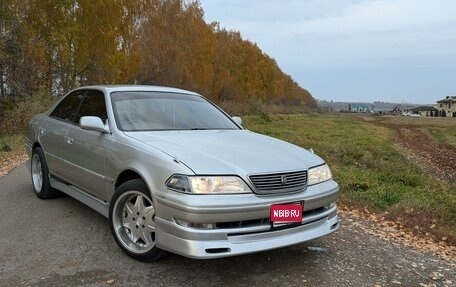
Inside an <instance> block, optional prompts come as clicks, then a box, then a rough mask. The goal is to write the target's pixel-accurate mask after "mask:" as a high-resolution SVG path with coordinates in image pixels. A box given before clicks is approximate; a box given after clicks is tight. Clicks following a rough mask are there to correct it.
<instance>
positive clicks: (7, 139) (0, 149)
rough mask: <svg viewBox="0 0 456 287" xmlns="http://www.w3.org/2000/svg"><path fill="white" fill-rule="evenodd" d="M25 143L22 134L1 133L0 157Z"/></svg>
mask: <svg viewBox="0 0 456 287" xmlns="http://www.w3.org/2000/svg"><path fill="white" fill-rule="evenodd" d="M23 145H24V136H23V135H22V134H15V135H1V134H0V157H3V156H6V155H7V154H8V153H9V152H11V151H13V150H15V149H17V148H20V147H22V146H23Z"/></svg>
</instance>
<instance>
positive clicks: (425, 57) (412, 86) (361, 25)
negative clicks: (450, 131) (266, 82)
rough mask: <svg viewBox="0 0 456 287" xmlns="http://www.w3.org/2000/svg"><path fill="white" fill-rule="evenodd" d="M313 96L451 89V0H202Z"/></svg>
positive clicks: (353, 97) (426, 99)
mask: <svg viewBox="0 0 456 287" xmlns="http://www.w3.org/2000/svg"><path fill="white" fill-rule="evenodd" d="M200 2H201V6H202V7H203V9H204V11H205V19H206V21H207V22H213V21H217V22H219V23H220V24H221V26H222V27H225V28H227V29H228V30H238V31H240V32H241V35H242V36H243V37H244V38H245V39H248V40H250V41H252V42H255V43H257V44H258V46H259V47H260V48H261V49H262V50H263V51H264V52H266V53H267V54H268V55H269V56H271V57H273V58H274V59H276V61H277V63H278V64H279V66H280V67H281V69H282V70H283V71H284V72H285V73H287V74H290V75H291V76H292V77H293V78H294V79H295V81H297V82H298V83H299V84H300V85H301V86H302V87H304V88H306V89H308V90H309V91H310V92H311V93H312V95H313V96H314V97H315V98H317V99H321V100H323V99H326V100H334V101H369V102H371V101H378V100H379V101H388V102H398V103H405V102H408V103H419V104H428V103H434V102H435V101H436V100H439V99H443V98H444V97H445V96H447V95H456V1H454V0H345V1H335V0H332V1H330V0H200Z"/></svg>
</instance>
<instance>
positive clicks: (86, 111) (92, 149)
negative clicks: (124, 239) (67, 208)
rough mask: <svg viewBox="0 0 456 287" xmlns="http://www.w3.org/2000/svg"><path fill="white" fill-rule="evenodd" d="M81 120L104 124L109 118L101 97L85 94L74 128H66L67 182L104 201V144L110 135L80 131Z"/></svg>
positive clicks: (90, 91)
mask: <svg viewBox="0 0 456 287" xmlns="http://www.w3.org/2000/svg"><path fill="white" fill-rule="evenodd" d="M83 116H97V117H99V118H101V119H102V121H103V122H104V123H106V121H107V119H108V116H107V112H106V102H105V96H104V93H103V92H101V91H97V90H87V93H86V94H85V95H84V99H83V101H82V104H81V107H80V109H79V112H78V115H77V117H76V122H77V123H78V124H77V125H73V126H71V127H70V128H69V130H68V133H67V136H66V141H65V150H66V160H67V162H68V163H67V164H68V168H67V170H68V181H69V182H70V183H72V184H73V185H75V186H76V187H78V188H80V189H82V190H84V191H86V192H88V193H90V194H92V195H94V196H96V197H98V198H101V199H104V198H105V160H106V142H107V141H108V139H109V138H110V137H111V135H110V134H107V133H101V132H95V131H88V130H83V129H81V128H80V127H79V120H80V118H81V117H83Z"/></svg>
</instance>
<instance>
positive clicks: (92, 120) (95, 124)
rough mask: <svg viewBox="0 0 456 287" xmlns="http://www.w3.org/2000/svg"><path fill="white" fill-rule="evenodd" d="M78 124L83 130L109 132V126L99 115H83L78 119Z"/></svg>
mask: <svg viewBox="0 0 456 287" xmlns="http://www.w3.org/2000/svg"><path fill="white" fill-rule="evenodd" d="M79 126H81V129H83V130H89V131H96V132H100V133H109V128H108V127H107V126H106V125H105V124H104V123H103V121H102V120H101V119H100V118H99V117H93V116H85V117H81V119H80V120H79Z"/></svg>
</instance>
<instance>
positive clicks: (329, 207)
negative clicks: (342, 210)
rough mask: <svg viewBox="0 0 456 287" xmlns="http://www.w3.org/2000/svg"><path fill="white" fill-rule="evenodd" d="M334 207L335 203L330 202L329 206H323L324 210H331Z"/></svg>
mask: <svg viewBox="0 0 456 287" xmlns="http://www.w3.org/2000/svg"><path fill="white" fill-rule="evenodd" d="M334 206H336V202H331V203H330V204H329V205H325V209H331V208H333V207H334Z"/></svg>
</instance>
